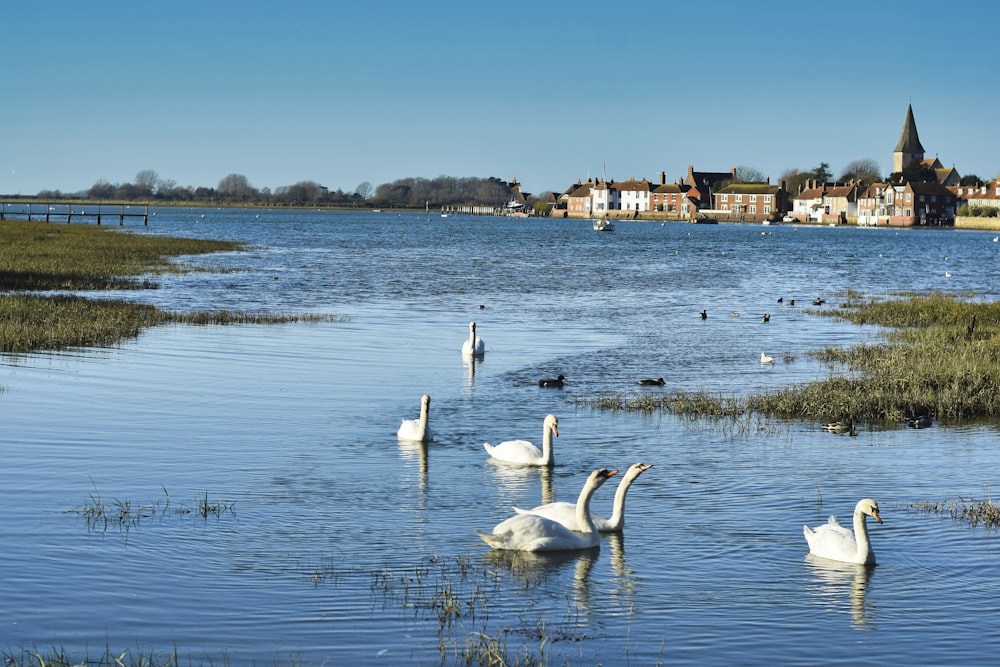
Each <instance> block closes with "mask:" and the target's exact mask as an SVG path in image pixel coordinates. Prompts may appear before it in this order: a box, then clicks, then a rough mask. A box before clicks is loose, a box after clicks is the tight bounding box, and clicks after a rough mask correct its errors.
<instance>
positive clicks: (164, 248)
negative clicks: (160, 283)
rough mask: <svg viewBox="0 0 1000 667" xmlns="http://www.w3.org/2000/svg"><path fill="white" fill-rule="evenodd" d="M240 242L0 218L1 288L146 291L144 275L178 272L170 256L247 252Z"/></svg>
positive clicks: (146, 285)
mask: <svg viewBox="0 0 1000 667" xmlns="http://www.w3.org/2000/svg"><path fill="white" fill-rule="evenodd" d="M243 249H245V246H244V245H243V244H241V243H235V242H231V241H209V240H199V239H185V238H175V237H168V236H146V235H141V234H132V233H128V232H124V233H123V232H121V231H118V230H114V229H112V228H110V227H96V226H94V225H66V224H56V223H46V222H34V221H33V222H28V221H26V220H4V221H2V222H0V290H103V289H146V288H149V287H151V286H154V285H152V284H150V283H149V282H147V281H145V280H139V279H138V278H139V277H140V276H143V275H145V274H148V273H151V272H152V273H157V272H166V271H178V270H180V268H179V267H178V265H177V264H176V263H174V261H173V260H172V258H175V257H179V256H181V255H198V254H205V253H212V252H224V251H234V250H243Z"/></svg>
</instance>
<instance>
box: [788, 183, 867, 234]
mask: <svg viewBox="0 0 1000 667" xmlns="http://www.w3.org/2000/svg"><path fill="white" fill-rule="evenodd" d="M792 215H794V216H795V218H796V219H797V220H799V221H801V222H827V223H830V222H834V223H841V224H846V223H847V219H848V218H854V217H857V215H858V184H857V183H845V184H841V183H817V182H813V181H810V182H809V183H808V184H807V187H806V188H805V189H804V190H803V191H802V192H800V193H799V194H797V195H795V196H794V197H792Z"/></svg>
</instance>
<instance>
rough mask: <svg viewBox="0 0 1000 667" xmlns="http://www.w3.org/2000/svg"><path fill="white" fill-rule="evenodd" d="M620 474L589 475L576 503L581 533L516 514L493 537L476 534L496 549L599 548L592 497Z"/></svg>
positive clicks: (598, 471)
mask: <svg viewBox="0 0 1000 667" xmlns="http://www.w3.org/2000/svg"><path fill="white" fill-rule="evenodd" d="M617 473H618V471H617V470H602V469H598V470H595V471H594V472H592V473H590V476H589V477H588V478H587V483H586V484H584V485H583V489H582V490H581V491H580V497H579V498H577V500H576V507H577V511H576V513H577V520H578V522H579V525H581V526H583V530H582V531H576V530H570V529H569V528H567V527H566V526H564V525H562V524H561V523H559V522H558V521H553V520H552V519H546V518H545V517H543V516H538V515H537V514H515V515H514V516H512V517H510V518H509V519H506V520H504V521H501V522H500V523H498V524H497V525H496V527H494V528H493V533H492V534H489V533H484V532H482V531H476V532H478V533H479V536H480V537H481V538H483V541H484V542H486V544H488V545H489V546H490V547H492V548H494V549H507V550H516V551H570V550H575V549H590V548H592V547H596V546H598V545H599V544H600V543H601V534H600V533H599V532H597V528H596V527H595V526H594V521H593V519H591V518H590V498H591V496H593V495H594V491H596V490H597V489H598V488H599V487H600V486H601V484H604V482H606V481H607V480H608V479H609V478H610V477H612V476H613V475H615V474H617Z"/></svg>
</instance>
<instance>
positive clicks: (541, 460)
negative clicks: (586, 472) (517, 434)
mask: <svg viewBox="0 0 1000 667" xmlns="http://www.w3.org/2000/svg"><path fill="white" fill-rule="evenodd" d="M553 435H555V436H556V437H557V438H558V437H559V420H558V419H557V418H556V416H555V415H547V416H546V417H545V421H544V422H543V423H542V449H541V450H539V449H538V447H536V446H535V445H534V444H533V443H531V442H529V441H527V440H507V441H505V442H501V443H500V444H498V445H496V446H494V445H491V444H490V443H488V442H484V443H483V447H484V448H485V449H486V453H487V454H489V455H490V456H492V457H493V458H494V459H496V460H497V461H503V462H505V463H520V464H522V465H532V466H551V465H555V458H554V457H553V456H552V436H553Z"/></svg>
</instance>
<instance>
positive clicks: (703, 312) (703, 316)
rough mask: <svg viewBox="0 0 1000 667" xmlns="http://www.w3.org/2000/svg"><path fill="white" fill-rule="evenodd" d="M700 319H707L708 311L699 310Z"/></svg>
mask: <svg viewBox="0 0 1000 667" xmlns="http://www.w3.org/2000/svg"><path fill="white" fill-rule="evenodd" d="M701 319H703V320H707V319H708V311H707V310H703V311H701Z"/></svg>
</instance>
